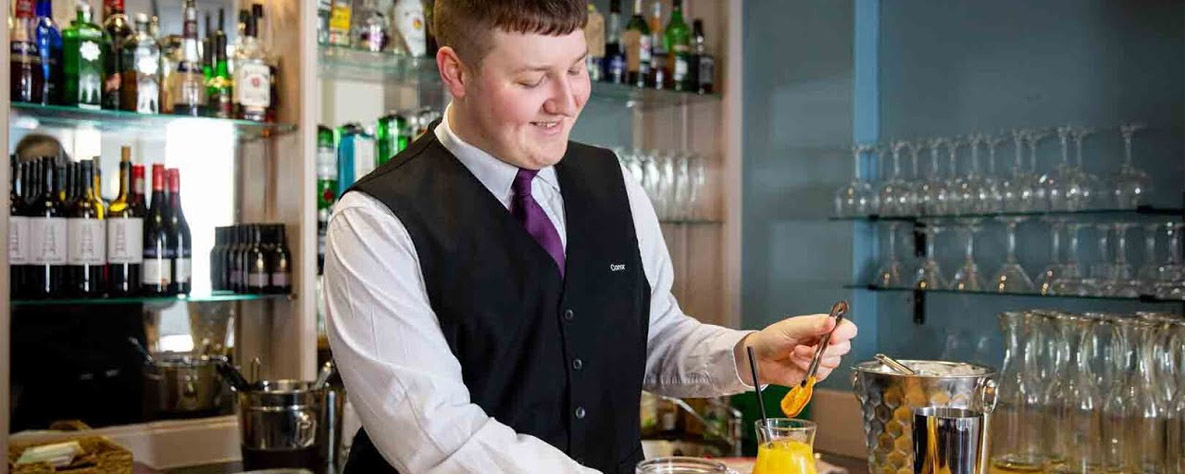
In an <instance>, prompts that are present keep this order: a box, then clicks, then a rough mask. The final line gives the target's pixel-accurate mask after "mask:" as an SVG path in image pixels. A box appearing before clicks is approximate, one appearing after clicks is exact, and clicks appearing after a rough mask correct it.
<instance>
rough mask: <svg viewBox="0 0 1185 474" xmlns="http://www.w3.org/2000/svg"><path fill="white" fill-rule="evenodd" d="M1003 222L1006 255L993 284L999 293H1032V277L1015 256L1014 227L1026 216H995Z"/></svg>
mask: <svg viewBox="0 0 1185 474" xmlns="http://www.w3.org/2000/svg"><path fill="white" fill-rule="evenodd" d="M997 219H998V220H999V221H1000V222H1003V223H1004V225H1005V229H1006V234H1005V235H1006V236H1007V240H1008V256H1007V258H1006V260H1005V261H1004V265H1003V266H1001V267H1000V271H998V272H996V276H995V278H993V279H992V280H993V285H994V286H995V288H996V291H997V292H1000V293H1032V292H1033V288H1034V286H1033V279H1032V278H1029V275H1028V273H1026V272H1025V269H1024V267H1022V266H1021V264H1020V262H1019V261H1017V258H1016V227H1017V226H1018V225H1020V224H1021V223H1022V222H1024V221H1025V220H1026V219H1027V218H1025V217H1021V216H1004V217H998V218H997Z"/></svg>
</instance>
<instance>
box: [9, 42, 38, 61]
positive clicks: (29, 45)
mask: <svg viewBox="0 0 1185 474" xmlns="http://www.w3.org/2000/svg"><path fill="white" fill-rule="evenodd" d="M10 45H11V48H10V49H9V51H11V52H12V61H13V62H16V63H21V64H39V63H41V56H40V55H39V54H38V52H37V43H34V42H32V41H12V42H11V43H10Z"/></svg>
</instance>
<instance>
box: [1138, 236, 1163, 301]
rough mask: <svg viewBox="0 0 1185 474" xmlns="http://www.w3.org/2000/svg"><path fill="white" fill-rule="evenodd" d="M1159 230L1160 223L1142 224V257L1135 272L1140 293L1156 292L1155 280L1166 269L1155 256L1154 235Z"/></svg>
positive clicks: (1158, 279)
mask: <svg viewBox="0 0 1185 474" xmlns="http://www.w3.org/2000/svg"><path fill="white" fill-rule="evenodd" d="M1159 231H1160V224H1146V225H1145V226H1144V259H1143V262H1142V263H1141V265H1140V269H1139V271H1137V272H1136V278H1137V279H1138V280H1140V293H1142V294H1146V295H1154V294H1156V282H1158V281H1160V279H1161V272H1163V271H1164V270H1166V268H1165V267H1164V266H1162V265H1161V264H1160V261H1159V260H1157V258H1156V235H1157V233H1158V232H1159Z"/></svg>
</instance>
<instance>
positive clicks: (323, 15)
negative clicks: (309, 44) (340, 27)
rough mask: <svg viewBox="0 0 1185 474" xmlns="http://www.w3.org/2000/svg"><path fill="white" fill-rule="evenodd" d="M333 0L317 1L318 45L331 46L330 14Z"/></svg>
mask: <svg viewBox="0 0 1185 474" xmlns="http://www.w3.org/2000/svg"><path fill="white" fill-rule="evenodd" d="M332 9H333V2H332V1H331V0H317V44H329V12H330V10H332Z"/></svg>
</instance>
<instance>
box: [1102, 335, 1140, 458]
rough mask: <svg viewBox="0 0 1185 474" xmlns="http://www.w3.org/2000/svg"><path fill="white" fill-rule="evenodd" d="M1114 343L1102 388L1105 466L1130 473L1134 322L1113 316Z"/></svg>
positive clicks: (1133, 410)
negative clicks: (1128, 448) (1127, 454)
mask: <svg viewBox="0 0 1185 474" xmlns="http://www.w3.org/2000/svg"><path fill="white" fill-rule="evenodd" d="M1109 323H1110V326H1111V343H1110V344H1109V345H1108V348H1107V350H1108V352H1109V353H1110V356H1109V357H1108V359H1109V362H1110V364H1109V365H1108V367H1107V370H1106V380H1107V382H1106V384H1105V385H1103V386H1102V387H1101V391H1102V392H1103V393H1104V400H1103V430H1102V439H1103V443H1102V447H1103V465H1104V467H1105V468H1106V469H1107V470H1108V471H1110V472H1129V471H1130V467H1131V466H1129V465H1128V464H1127V462H1128V460H1127V458H1126V450H1127V443H1128V436H1129V431H1130V430H1128V426H1129V425H1130V424H1131V420H1133V419H1134V418H1135V414H1136V412H1135V403H1134V398H1133V397H1134V395H1133V392H1134V391H1135V390H1136V386H1135V376H1134V372H1133V371H1132V367H1133V364H1134V363H1135V360H1134V357H1133V354H1134V352H1135V351H1134V346H1133V343H1134V341H1133V337H1135V332H1134V331H1135V324H1134V320H1133V319H1132V318H1129V317H1121V316H1111V317H1110V318H1109Z"/></svg>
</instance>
